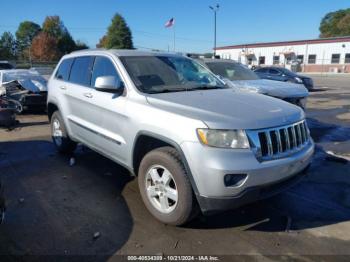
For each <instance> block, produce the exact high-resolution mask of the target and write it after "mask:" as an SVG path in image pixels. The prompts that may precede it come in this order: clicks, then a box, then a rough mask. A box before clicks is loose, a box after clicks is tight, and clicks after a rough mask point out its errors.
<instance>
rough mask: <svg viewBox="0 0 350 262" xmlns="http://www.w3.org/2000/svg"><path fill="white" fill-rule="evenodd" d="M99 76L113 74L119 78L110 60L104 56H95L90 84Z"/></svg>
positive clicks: (92, 84) (93, 84)
mask: <svg viewBox="0 0 350 262" xmlns="http://www.w3.org/2000/svg"><path fill="white" fill-rule="evenodd" d="M100 76H114V77H116V78H117V79H120V77H119V75H118V73H117V71H116V69H115V67H114V65H113V63H112V61H111V60H109V59H108V58H106V57H96V59H95V63H94V69H93V72H92V77H91V86H93V87H94V86H95V82H96V79H97V78H98V77H100Z"/></svg>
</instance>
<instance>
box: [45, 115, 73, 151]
mask: <svg viewBox="0 0 350 262" xmlns="http://www.w3.org/2000/svg"><path fill="white" fill-rule="evenodd" d="M57 124H58V127H57ZM51 134H52V141H53V143H54V145H55V147H56V149H57V151H58V152H60V153H61V154H71V153H73V151H74V150H75V148H76V147H77V143H75V142H74V141H72V140H71V139H70V138H69V135H68V132H67V129H66V126H65V124H64V121H63V118H62V116H61V114H60V112H59V111H55V112H54V113H53V114H52V117H51Z"/></svg>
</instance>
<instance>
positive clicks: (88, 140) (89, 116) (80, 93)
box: [66, 56, 102, 149]
mask: <svg viewBox="0 0 350 262" xmlns="http://www.w3.org/2000/svg"><path fill="white" fill-rule="evenodd" d="M94 59H95V57H93V56H81V57H76V58H75V59H74V61H73V63H72V66H71V71H70V75H69V80H68V81H69V84H68V85H67V86H66V93H67V95H66V96H67V108H68V116H67V118H68V122H69V126H70V130H71V134H70V135H71V136H73V137H75V138H76V139H78V140H79V141H81V142H83V143H84V144H86V145H88V146H90V147H92V148H95V149H99V148H100V136H99V129H100V126H101V123H102V118H101V114H100V112H99V107H98V104H97V101H96V96H95V93H96V91H95V90H94V89H93V88H91V73H92V66H93V63H94Z"/></svg>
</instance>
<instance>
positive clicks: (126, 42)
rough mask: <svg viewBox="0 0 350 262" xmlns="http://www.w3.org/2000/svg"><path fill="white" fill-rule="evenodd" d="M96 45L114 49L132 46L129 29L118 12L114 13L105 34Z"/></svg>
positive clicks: (130, 47)
mask: <svg viewBox="0 0 350 262" xmlns="http://www.w3.org/2000/svg"><path fill="white" fill-rule="evenodd" d="M97 47H104V48H116V49H133V48H134V45H133V41H132V33H131V30H130V28H129V26H128V25H127V23H126V22H125V20H124V18H123V17H122V16H121V15H120V14H116V15H115V16H114V17H113V19H112V23H111V25H110V26H109V27H108V30H107V34H106V35H105V36H104V37H102V38H101V40H100V43H99V44H98V45H97Z"/></svg>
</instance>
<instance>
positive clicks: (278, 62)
mask: <svg viewBox="0 0 350 262" xmlns="http://www.w3.org/2000/svg"><path fill="white" fill-rule="evenodd" d="M275 58H277V59H275ZM276 62H277V63H276ZM272 64H274V65H279V64H280V56H279V55H274V56H273V57H272Z"/></svg>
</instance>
